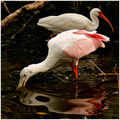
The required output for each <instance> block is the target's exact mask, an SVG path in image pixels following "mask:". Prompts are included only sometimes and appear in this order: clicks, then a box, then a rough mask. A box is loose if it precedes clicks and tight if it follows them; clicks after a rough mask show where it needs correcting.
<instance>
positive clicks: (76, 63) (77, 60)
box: [75, 59, 79, 78]
mask: <svg viewBox="0 0 120 120" xmlns="http://www.w3.org/2000/svg"><path fill="white" fill-rule="evenodd" d="M78 62H79V59H75V77H76V78H78V70H77V66H78Z"/></svg>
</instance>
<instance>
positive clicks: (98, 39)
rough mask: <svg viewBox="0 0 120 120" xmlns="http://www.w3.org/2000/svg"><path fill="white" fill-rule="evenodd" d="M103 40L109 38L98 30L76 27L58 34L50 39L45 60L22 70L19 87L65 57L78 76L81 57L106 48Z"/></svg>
mask: <svg viewBox="0 0 120 120" xmlns="http://www.w3.org/2000/svg"><path fill="white" fill-rule="evenodd" d="M102 41H105V42H107V41H109V38H108V37H106V36H104V35H101V34H98V33H96V31H92V32H87V31H85V30H76V29H74V30H69V31H64V32H62V33H60V34H58V35H57V36H56V37H53V38H52V39H50V40H49V41H48V48H49V50H48V56H47V57H46V59H45V60H44V61H43V62H40V63H38V64H31V65H29V66H27V67H25V68H23V69H22V70H21V72H20V81H19V85H18V87H17V89H19V88H20V87H22V86H23V87H24V86H25V84H26V82H27V80H28V79H29V78H30V77H32V76H33V75H35V74H37V73H40V72H46V71H48V70H49V69H51V68H53V67H54V66H55V65H56V64H57V63H59V62H61V60H63V59H64V60H66V61H67V62H69V63H70V65H71V67H72V70H73V72H74V73H75V77H76V78H77V76H78V73H77V66H78V62H79V59H80V58H81V57H83V56H85V55H88V54H90V53H91V52H93V51H95V50H96V49H97V48H99V47H102V48H104V47H105V45H104V43H103V42H102Z"/></svg>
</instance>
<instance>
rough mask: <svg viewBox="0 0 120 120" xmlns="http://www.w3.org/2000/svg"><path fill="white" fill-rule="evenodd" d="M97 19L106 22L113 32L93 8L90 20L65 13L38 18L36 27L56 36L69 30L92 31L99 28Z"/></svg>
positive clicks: (78, 15)
mask: <svg viewBox="0 0 120 120" xmlns="http://www.w3.org/2000/svg"><path fill="white" fill-rule="evenodd" d="M98 17H101V18H103V19H104V20H105V21H106V22H108V23H109V25H110V27H111V28H112V31H113V32H114V29H113V26H112V24H111V23H110V21H109V20H108V19H107V18H106V17H105V16H104V15H103V13H102V12H101V10H100V9H98V8H93V9H92V10H91V11H90V18H91V20H89V19H88V18H87V17H85V16H83V15H81V14H76V13H65V14H61V15H59V16H48V17H44V18H40V19H39V21H38V23H37V25H39V26H42V27H45V28H46V29H48V30H50V31H52V32H53V33H54V34H58V33H61V32H63V31H67V30H71V29H78V30H87V31H94V30H96V29H97V28H98V26H99V19H98Z"/></svg>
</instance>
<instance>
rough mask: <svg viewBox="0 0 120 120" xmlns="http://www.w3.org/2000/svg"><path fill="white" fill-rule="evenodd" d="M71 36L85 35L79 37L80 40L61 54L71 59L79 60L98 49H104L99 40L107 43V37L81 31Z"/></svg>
mask: <svg viewBox="0 0 120 120" xmlns="http://www.w3.org/2000/svg"><path fill="white" fill-rule="evenodd" d="M73 34H77V35H85V36H86V37H84V38H83V37H81V38H80V39H78V40H76V41H75V42H74V43H73V44H72V45H70V46H67V47H66V48H65V49H64V51H63V52H64V53H65V55H67V56H69V57H71V58H81V57H83V56H85V55H88V54H90V53H91V52H93V51H95V50H96V49H97V48H99V47H103V48H104V47H105V45H104V43H103V42H102V41H101V40H103V41H109V38H108V37H106V36H104V35H100V34H97V33H95V32H87V31H84V30H82V31H77V32H73Z"/></svg>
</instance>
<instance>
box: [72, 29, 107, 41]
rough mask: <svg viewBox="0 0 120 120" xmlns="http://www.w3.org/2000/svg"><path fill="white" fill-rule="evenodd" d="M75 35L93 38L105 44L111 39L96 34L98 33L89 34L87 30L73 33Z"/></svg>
mask: <svg viewBox="0 0 120 120" xmlns="http://www.w3.org/2000/svg"><path fill="white" fill-rule="evenodd" d="M73 34H78V35H86V36H88V37H92V38H94V39H98V40H102V41H105V42H107V41H109V37H107V36H105V35H101V34H98V33H96V31H93V32H87V31H85V30H80V31H76V32H73Z"/></svg>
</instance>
